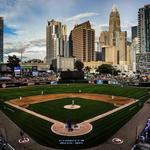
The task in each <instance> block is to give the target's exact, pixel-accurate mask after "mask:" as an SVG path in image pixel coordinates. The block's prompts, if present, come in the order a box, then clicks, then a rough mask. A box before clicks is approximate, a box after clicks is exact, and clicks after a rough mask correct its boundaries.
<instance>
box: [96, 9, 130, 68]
mask: <svg viewBox="0 0 150 150" xmlns="http://www.w3.org/2000/svg"><path fill="white" fill-rule="evenodd" d="M99 42H100V46H101V50H102V61H105V62H110V63H112V64H113V65H115V66H118V68H119V67H120V68H121V70H123V68H124V66H125V65H128V59H127V57H128V54H127V32H126V31H124V32H123V31H121V26H120V14H119V12H118V10H117V8H116V7H115V6H113V8H112V10H111V13H110V17H109V31H103V32H101V34H100V38H99ZM120 68H119V69H120Z"/></svg>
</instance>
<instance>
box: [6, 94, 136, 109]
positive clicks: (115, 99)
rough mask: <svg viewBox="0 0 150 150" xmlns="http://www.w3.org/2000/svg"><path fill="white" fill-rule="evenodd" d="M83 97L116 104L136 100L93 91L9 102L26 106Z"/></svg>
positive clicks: (41, 96) (40, 96) (119, 104)
mask: <svg viewBox="0 0 150 150" xmlns="http://www.w3.org/2000/svg"><path fill="white" fill-rule="evenodd" d="M75 97H78V98H83V99H90V100H98V101H104V102H108V103H113V104H115V105H116V106H121V105H124V104H127V103H129V102H132V101H134V99H131V98H127V97H120V96H111V95H103V94H91V93H64V94H48V95H36V96H29V97H23V98H22V99H21V100H20V99H19V98H18V99H12V100H10V101H9V102H10V103H12V104H14V105H18V106H21V107H26V106H28V105H30V104H36V103H41V102H46V101H50V100H56V99H62V98H75Z"/></svg>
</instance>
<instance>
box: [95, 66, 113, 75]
mask: <svg viewBox="0 0 150 150" xmlns="http://www.w3.org/2000/svg"><path fill="white" fill-rule="evenodd" d="M112 70H113V66H112V65H109V64H102V65H101V66H99V67H98V69H97V71H98V72H99V73H104V74H112Z"/></svg>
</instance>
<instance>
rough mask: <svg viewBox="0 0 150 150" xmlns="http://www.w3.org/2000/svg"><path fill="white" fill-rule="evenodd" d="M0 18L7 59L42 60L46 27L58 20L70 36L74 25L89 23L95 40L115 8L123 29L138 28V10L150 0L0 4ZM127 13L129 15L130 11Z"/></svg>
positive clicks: (42, 0)
mask: <svg viewBox="0 0 150 150" xmlns="http://www.w3.org/2000/svg"><path fill="white" fill-rule="evenodd" d="M0 2H1V3H0V8H1V9H0V16H2V17H4V27H5V30H4V56H5V59H6V57H7V56H8V55H12V54H15V55H17V56H20V49H22V52H23V56H24V58H27V59H31V58H33V57H35V55H34V53H35V52H36V54H37V55H36V58H40V59H43V58H44V57H45V54H46V24H47V21H48V20H51V19H55V20H57V21H61V22H62V23H63V24H66V25H67V30H68V31H67V33H68V34H69V33H70V30H72V29H73V27H74V25H75V24H77V23H78V24H80V23H82V22H84V21H87V20H89V21H90V22H91V25H92V28H93V29H95V33H96V40H98V37H99V35H100V32H101V31H105V30H107V29H108V18H109V13H110V11H111V8H112V6H113V4H115V5H116V7H117V9H118V10H119V12H120V18H121V27H122V30H123V31H128V38H131V33H130V30H131V26H135V25H137V13H138V9H139V8H141V7H143V6H144V5H146V4H148V2H149V1H148V0H144V1H140V0H136V1H135V0H132V1H128V0H127V1H125V0H124V1H119V2H118V1H116V0H111V1H110V0H109V1H108V0H106V1H105V2H104V1H98V0H95V1H94V2H93V1H87V0H86V1H85V0H78V1H75V0H70V1H68V0H61V1H60V0H58V3H59V5H58V3H56V1H54V0H36V1H35V0H26V1H24V0H0ZM127 10H128V11H127Z"/></svg>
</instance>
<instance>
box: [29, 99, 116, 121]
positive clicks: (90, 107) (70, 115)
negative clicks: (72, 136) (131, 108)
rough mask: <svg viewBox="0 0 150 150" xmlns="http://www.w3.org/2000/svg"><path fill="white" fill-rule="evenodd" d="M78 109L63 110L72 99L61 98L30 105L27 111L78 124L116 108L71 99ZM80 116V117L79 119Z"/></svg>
mask: <svg viewBox="0 0 150 150" xmlns="http://www.w3.org/2000/svg"><path fill="white" fill-rule="evenodd" d="M73 99H74V102H75V104H76V105H80V106H81V108H79V109H74V110H70V109H65V108H64V105H68V104H72V98H63V99H58V100H53V101H47V102H42V103H37V104H32V105H30V106H29V107H28V108H27V109H29V110H32V111H35V112H37V113H40V114H42V115H45V116H47V117H50V118H53V119H56V120H59V121H62V122H64V123H65V122H66V121H67V120H68V119H71V120H72V121H73V122H74V123H79V122H82V121H84V120H87V119H90V118H92V117H95V116H97V115H100V114H103V113H105V112H107V111H109V110H112V109H114V108H116V107H115V106H114V105H113V104H110V103H106V102H102V101H95V100H88V99H82V98H73ZM79 116H80V117H79Z"/></svg>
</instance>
